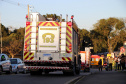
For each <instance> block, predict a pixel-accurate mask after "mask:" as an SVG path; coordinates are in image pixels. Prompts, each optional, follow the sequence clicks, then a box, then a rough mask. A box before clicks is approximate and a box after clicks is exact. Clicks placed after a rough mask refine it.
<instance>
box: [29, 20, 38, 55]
mask: <svg viewBox="0 0 126 84" xmlns="http://www.w3.org/2000/svg"><path fill="white" fill-rule="evenodd" d="M29 41H30V42H29V48H30V49H29V51H30V52H31V53H34V57H37V55H36V54H37V41H38V26H37V21H32V25H30V37H29Z"/></svg>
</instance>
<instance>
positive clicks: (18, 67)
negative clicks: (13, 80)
mask: <svg viewBox="0 0 126 84" xmlns="http://www.w3.org/2000/svg"><path fill="white" fill-rule="evenodd" d="M10 61H11V66H12V71H13V72H14V73H15V74H18V73H19V72H23V73H24V74H25V73H26V69H25V64H24V63H23V62H22V60H21V59H19V58H11V59H10Z"/></svg>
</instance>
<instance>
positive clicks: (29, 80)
mask: <svg viewBox="0 0 126 84" xmlns="http://www.w3.org/2000/svg"><path fill="white" fill-rule="evenodd" d="M79 76H80V75H76V76H65V75H63V73H62V72H60V71H59V72H52V73H49V74H47V75H46V74H43V75H41V76H39V75H35V76H31V75H30V74H29V73H28V74H21V73H20V74H2V75H0V84H65V83H68V82H69V81H70V80H72V79H74V78H76V77H79Z"/></svg>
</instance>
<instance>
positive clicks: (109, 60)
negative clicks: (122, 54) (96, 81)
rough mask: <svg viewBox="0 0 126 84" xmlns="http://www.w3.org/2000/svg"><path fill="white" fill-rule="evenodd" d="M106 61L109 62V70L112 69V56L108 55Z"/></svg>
mask: <svg viewBox="0 0 126 84" xmlns="http://www.w3.org/2000/svg"><path fill="white" fill-rule="evenodd" d="M108 62H109V70H110V71H112V62H113V58H112V57H110V58H109V59H108Z"/></svg>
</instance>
